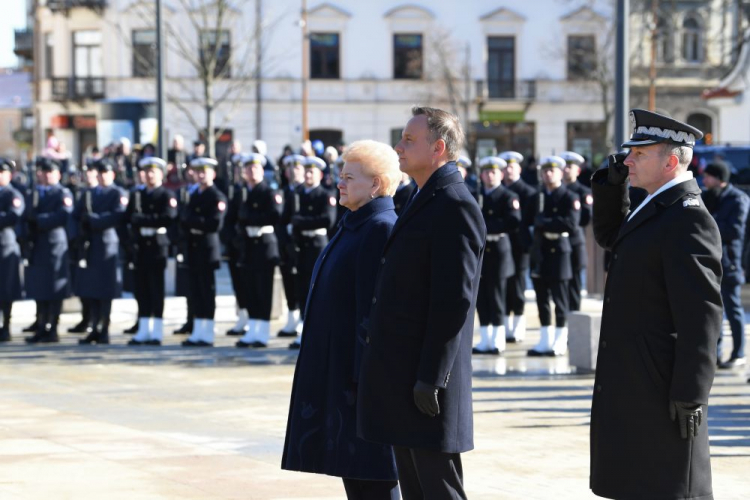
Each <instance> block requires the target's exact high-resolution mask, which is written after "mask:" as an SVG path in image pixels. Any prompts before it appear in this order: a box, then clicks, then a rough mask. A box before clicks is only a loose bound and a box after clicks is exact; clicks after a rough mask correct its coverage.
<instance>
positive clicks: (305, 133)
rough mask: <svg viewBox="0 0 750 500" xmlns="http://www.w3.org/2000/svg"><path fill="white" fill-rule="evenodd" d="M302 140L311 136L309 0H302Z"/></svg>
mask: <svg viewBox="0 0 750 500" xmlns="http://www.w3.org/2000/svg"><path fill="white" fill-rule="evenodd" d="M301 24H302V140H303V141H306V140H308V139H309V138H310V129H309V128H308V125H307V79H308V77H309V76H310V69H309V66H310V64H309V60H308V59H309V57H310V35H309V33H308V32H307V0H302V22H301Z"/></svg>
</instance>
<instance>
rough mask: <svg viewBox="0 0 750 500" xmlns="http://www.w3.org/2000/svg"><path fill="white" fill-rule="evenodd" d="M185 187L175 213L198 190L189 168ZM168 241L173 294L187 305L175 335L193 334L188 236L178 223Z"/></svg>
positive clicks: (180, 191) (179, 194)
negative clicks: (185, 313) (182, 298)
mask: <svg viewBox="0 0 750 500" xmlns="http://www.w3.org/2000/svg"><path fill="white" fill-rule="evenodd" d="M198 158H200V156H198ZM184 175H185V185H184V186H182V187H181V188H180V189H179V191H178V192H177V212H178V213H182V212H183V210H185V208H186V207H187V206H188V203H190V197H191V196H192V195H193V193H195V192H196V191H197V190H198V187H199V185H198V183H197V182H196V181H195V172H194V171H193V169H191V168H186V169H185V170H184ZM168 231H169V234H170V240H171V241H172V246H173V248H174V255H175V283H174V294H175V296H176V297H185V303H186V305H187V318H186V320H185V323H184V324H183V325H182V326H181V327H179V328H178V329H177V330H174V331H173V332H172V333H173V334H175V335H184V334H188V333H192V332H193V320H194V314H193V304H192V302H191V301H190V269H189V267H188V262H187V244H188V243H187V239H188V235H187V232H186V231H185V229H184V228H183V226H182V224H180V223H179V221H175V223H174V224H173V225H172V226H171V227H170V228H169V229H168Z"/></svg>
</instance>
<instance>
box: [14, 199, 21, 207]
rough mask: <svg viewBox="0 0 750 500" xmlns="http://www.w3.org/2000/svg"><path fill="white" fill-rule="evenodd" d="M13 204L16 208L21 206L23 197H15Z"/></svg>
mask: <svg viewBox="0 0 750 500" xmlns="http://www.w3.org/2000/svg"><path fill="white" fill-rule="evenodd" d="M13 206H14V207H16V208H20V207H21V199H20V198H13Z"/></svg>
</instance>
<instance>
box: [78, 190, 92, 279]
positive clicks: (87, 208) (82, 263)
mask: <svg viewBox="0 0 750 500" xmlns="http://www.w3.org/2000/svg"><path fill="white" fill-rule="evenodd" d="M92 211H93V209H92V207H91V188H88V189H86V191H85V192H84V193H83V212H82V214H81V215H83V214H91V212H92ZM81 219H83V217H81ZM80 231H81V235H80V239H79V242H78V243H79V245H80V252H81V253H80V259H79V260H78V267H80V268H81V269H86V268H87V267H88V265H89V247H91V226H90V223H89V222H88V221H86V222H83V220H81V224H80Z"/></svg>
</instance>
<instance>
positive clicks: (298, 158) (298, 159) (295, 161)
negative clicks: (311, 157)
mask: <svg viewBox="0 0 750 500" xmlns="http://www.w3.org/2000/svg"><path fill="white" fill-rule="evenodd" d="M281 163H283V164H284V166H285V167H289V166H292V165H304V164H305V157H304V156H302V155H286V156H285V157H284V159H283V160H281Z"/></svg>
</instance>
